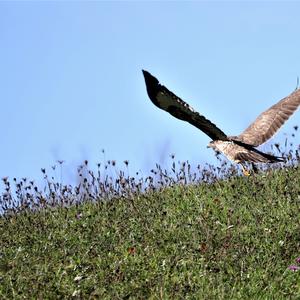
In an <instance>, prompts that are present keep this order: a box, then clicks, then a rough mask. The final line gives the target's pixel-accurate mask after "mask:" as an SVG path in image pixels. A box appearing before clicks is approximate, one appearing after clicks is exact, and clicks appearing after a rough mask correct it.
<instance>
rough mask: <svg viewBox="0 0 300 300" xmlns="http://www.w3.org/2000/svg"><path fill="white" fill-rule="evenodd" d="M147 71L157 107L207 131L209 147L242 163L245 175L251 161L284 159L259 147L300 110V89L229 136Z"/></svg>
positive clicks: (148, 83) (145, 74)
mask: <svg viewBox="0 0 300 300" xmlns="http://www.w3.org/2000/svg"><path fill="white" fill-rule="evenodd" d="M143 74H144V78H145V82H146V88H147V93H148V96H149V98H150V100H151V101H152V102H153V103H154V104H155V105H156V106H157V107H159V108H161V109H163V110H165V111H167V112H169V113H170V114H171V115H172V116H174V117H175V118H178V119H180V120H183V121H186V122H189V123H190V124H192V125H194V126H195V127H197V128H198V129H200V130H201V131H203V132H204V133H205V134H207V135H208V136H209V137H210V138H211V139H212V141H211V142H210V143H209V145H208V147H210V148H212V149H214V150H215V151H217V152H221V153H223V154H224V155H225V156H226V157H227V158H228V159H230V160H232V161H234V162H235V163H238V164H240V165H241V166H242V168H243V171H244V174H245V175H249V172H248V171H247V170H246V169H245V166H244V163H247V162H249V163H251V164H252V165H253V163H276V162H281V161H283V159H282V158H280V157H277V156H273V155H270V154H267V153H264V152H261V151H259V150H258V149H256V147H257V146H259V145H261V144H263V143H265V142H266V141H267V140H269V139H270V138H271V137H272V136H273V135H274V134H275V133H276V132H277V131H278V130H279V128H280V127H281V126H282V125H283V124H284V122H285V121H286V120H287V119H288V118H289V117H290V116H291V115H292V114H293V113H294V112H295V111H296V110H297V108H298V107H299V105H300V89H297V90H295V91H294V92H293V93H291V94H290V95H289V96H287V97H285V98H283V99H282V100H280V101H279V102H278V103H276V104H274V105H273V106H271V107H270V108H269V109H267V110H266V111H264V112H263V113H261V114H260V115H259V116H258V117H257V118H256V120H255V121H254V122H253V123H252V124H250V126H249V127H248V128H246V130H245V131H243V132H242V133H241V134H240V135H238V136H227V135H226V134H225V133H224V132H223V131H222V130H221V129H219V128H218V127H217V126H216V125H215V124H213V123H212V122H211V121H209V120H208V119H206V118H205V117H204V116H202V115H201V114H199V113H198V112H196V111H195V110H194V109H193V108H192V107H191V106H190V105H189V104H187V103H186V102H184V101H183V100H182V99H180V98H179V97H178V96H176V95H175V94H174V93H172V92H171V91H170V90H168V89H167V88H166V87H165V86H163V85H161V84H160V83H159V81H158V80H157V78H155V77H154V76H152V75H151V74H150V73H149V72H147V71H145V70H143ZM253 166H254V165H253Z"/></svg>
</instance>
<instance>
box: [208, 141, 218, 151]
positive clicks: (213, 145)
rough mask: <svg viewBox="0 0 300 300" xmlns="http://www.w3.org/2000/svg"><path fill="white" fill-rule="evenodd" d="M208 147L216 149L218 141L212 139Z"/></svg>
mask: <svg viewBox="0 0 300 300" xmlns="http://www.w3.org/2000/svg"><path fill="white" fill-rule="evenodd" d="M207 148H212V149H214V150H215V149H216V143H215V141H210V142H209V144H208V145H207Z"/></svg>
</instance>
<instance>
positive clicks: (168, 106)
mask: <svg viewBox="0 0 300 300" xmlns="http://www.w3.org/2000/svg"><path fill="white" fill-rule="evenodd" d="M143 74H144V77H145V82H146V87H147V92H148V96H149V98H150V100H151V101H152V102H153V103H154V104H155V105H156V106H157V107H159V108H161V109H163V110H165V111H167V112H169V113H170V114H171V115H172V116H174V117H175V118H177V119H180V120H183V121H186V122H189V123H190V124H192V125H194V126H195V127H197V128H198V129H200V130H201V131H203V132H204V133H205V134H207V135H208V136H209V137H210V138H211V139H213V140H227V139H228V138H227V135H226V134H225V133H224V132H223V131H222V130H221V129H219V128H218V127H217V126H216V125H215V124H213V123H212V122H211V121H209V120H207V119H206V118H205V117H204V116H202V115H200V114H199V113H198V112H196V111H195V110H194V109H193V108H192V107H191V106H190V105H188V104H187V103H186V102H184V101H183V100H181V99H180V98H179V97H177V96H176V95H175V94H174V93H172V92H171V91H169V90H168V89H167V88H166V87H165V86H163V85H161V84H160V83H159V81H158V80H157V79H156V78H155V77H154V76H152V75H151V74H150V73H149V72H147V71H144V70H143Z"/></svg>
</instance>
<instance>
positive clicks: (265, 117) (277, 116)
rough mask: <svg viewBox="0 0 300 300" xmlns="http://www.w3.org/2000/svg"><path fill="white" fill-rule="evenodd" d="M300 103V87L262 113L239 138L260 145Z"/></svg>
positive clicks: (247, 142) (250, 143) (253, 144)
mask: <svg viewBox="0 0 300 300" xmlns="http://www.w3.org/2000/svg"><path fill="white" fill-rule="evenodd" d="M299 105H300V89H297V90H296V91H294V92H293V93H291V94H290V95H289V96H287V97H285V98H283V99H282V100H280V101H279V102H278V103H276V104H274V105H273V106H271V107H270V108H269V109H267V110H266V111H264V112H263V113H261V114H260V115H259V116H258V117H257V119H256V120H255V121H254V122H253V123H252V124H251V125H250V126H249V127H248V128H246V130H245V131H244V132H242V133H241V134H240V135H239V136H238V138H239V140H241V141H242V142H244V143H246V144H249V145H252V146H255V147H256V146H259V145H261V144H263V143H264V142H266V141H267V140H268V139H270V138H271V137H272V136H273V135H274V134H275V133H276V132H277V131H278V130H279V129H280V127H281V126H282V125H283V124H284V123H285V121H287V120H288V119H289V117H290V116H291V115H292V114H293V113H294V112H295V111H296V110H297V108H298V107H299Z"/></svg>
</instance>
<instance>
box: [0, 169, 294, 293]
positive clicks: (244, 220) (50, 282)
mask: <svg viewBox="0 0 300 300" xmlns="http://www.w3.org/2000/svg"><path fill="white" fill-rule="evenodd" d="M299 215H300V168H299V167H298V168H297V167H293V168H288V169H287V170H283V169H282V170H273V171H269V172H265V173H262V174H259V175H255V176H250V177H232V178H229V179H227V180H223V181H216V182H215V183H212V184H205V183H202V184H198V185H190V186H186V185H180V184H176V185H175V186H173V187H167V188H165V189H162V190H160V191H153V192H150V191H148V192H147V193H146V194H140V193H136V194H135V196H132V197H127V198H119V199H113V200H111V201H99V202H96V203H91V202H87V203H84V204H80V205H72V206H70V207H69V208H66V207H64V208H63V207H58V206H55V207H53V208H50V207H47V208H45V209H41V210H39V211H36V212H29V211H24V212H21V213H19V214H13V215H11V216H6V217H2V218H0V235H1V241H0V244H1V247H0V298H1V299H57V298H60V299H66V298H72V297H73V298H74V299H82V298H87V299H93V298H99V299H300V272H293V271H291V270H289V269H288V266H289V265H291V264H295V259H296V258H297V257H298V256H300V251H299V249H300V218H299Z"/></svg>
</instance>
